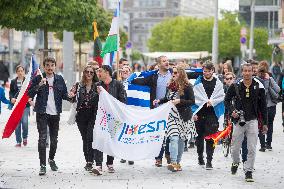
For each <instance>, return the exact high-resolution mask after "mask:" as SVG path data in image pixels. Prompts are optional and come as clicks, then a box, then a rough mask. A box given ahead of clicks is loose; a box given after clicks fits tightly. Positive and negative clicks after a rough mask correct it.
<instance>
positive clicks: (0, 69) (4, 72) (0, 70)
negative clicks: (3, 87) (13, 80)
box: [0, 62, 10, 84]
mask: <svg viewBox="0 0 284 189" xmlns="http://www.w3.org/2000/svg"><path fill="white" fill-rule="evenodd" d="M9 77H10V74H9V70H8V68H7V66H5V64H4V63H2V62H0V80H2V81H4V84H5V82H7V81H8V78H9Z"/></svg>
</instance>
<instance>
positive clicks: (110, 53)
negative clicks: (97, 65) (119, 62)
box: [101, 1, 120, 66]
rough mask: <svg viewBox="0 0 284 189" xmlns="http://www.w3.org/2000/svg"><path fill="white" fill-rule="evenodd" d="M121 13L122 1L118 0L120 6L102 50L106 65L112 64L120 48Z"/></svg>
mask: <svg viewBox="0 0 284 189" xmlns="http://www.w3.org/2000/svg"><path fill="white" fill-rule="evenodd" d="M119 15H120V1H118V6H117V8H116V10H115V13H114V16H113V18H112V22H111V27H110V30H109V33H108V37H107V39H106V42H105V45H104V47H103V50H102V52H101V57H102V58H104V65H110V66H112V62H113V59H114V58H113V57H114V54H115V52H116V53H117V52H118V50H119ZM105 56H106V58H105Z"/></svg>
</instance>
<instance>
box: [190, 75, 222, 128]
mask: <svg viewBox="0 0 284 189" xmlns="http://www.w3.org/2000/svg"><path fill="white" fill-rule="evenodd" d="M201 78H202V76H199V77H198V78H197V79H196V81H195V83H194V87H193V92H194V96H195V104H194V105H193V106H192V107H191V109H192V112H193V115H196V114H197V112H198V111H199V110H200V109H201V108H202V107H203V106H204V105H205V104H206V103H207V102H208V101H209V100H210V101H211V103H212V106H213V109H214V112H215V115H216V116H217V118H218V122H219V130H222V129H223V123H224V114H225V105H224V98H225V93H224V89H223V83H222V82H221V81H220V80H219V79H218V78H217V77H216V79H217V81H216V85H215V88H214V91H213V93H212V95H211V97H210V99H209V98H208V96H207V94H206V92H205V89H204V87H203V84H202V82H201Z"/></svg>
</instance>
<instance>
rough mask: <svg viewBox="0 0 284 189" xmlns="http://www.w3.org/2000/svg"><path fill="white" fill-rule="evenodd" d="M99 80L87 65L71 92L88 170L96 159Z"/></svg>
mask: <svg viewBox="0 0 284 189" xmlns="http://www.w3.org/2000/svg"><path fill="white" fill-rule="evenodd" d="M97 81H98V79H97V76H96V73H95V69H94V68H93V67H92V66H90V65H89V66H86V67H85V68H84V71H83V76H82V79H81V81H80V82H78V83H76V84H75V85H74V86H73V87H72V89H71V91H70V93H69V96H70V97H73V102H77V108H76V111H77V114H76V122H77V125H78V129H79V131H80V134H81V136H82V140H83V152H84V156H85V160H86V166H85V167H84V168H85V170H86V171H91V170H92V168H93V161H94V150H93V148H92V142H93V129H94V125H95V119H96V112H97V104H98V99H99V96H98V93H97V87H96V85H95V82H97Z"/></svg>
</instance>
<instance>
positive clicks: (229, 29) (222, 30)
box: [148, 13, 272, 59]
mask: <svg viewBox="0 0 284 189" xmlns="http://www.w3.org/2000/svg"><path fill="white" fill-rule="evenodd" d="M237 18H238V15H237V14H232V13H223V19H222V20H220V21H219V58H220V59H221V58H225V57H229V58H233V57H235V56H239V55H240V30H241V28H242V27H243V26H244V24H243V23H239V21H238V19H237ZM212 29H213V19H212V18H205V19H196V18H192V17H175V18H171V19H167V20H165V21H163V22H161V23H160V24H157V25H156V26H155V27H154V28H153V30H152V36H151V38H150V39H149V40H148V47H149V49H150V51H171V52H182V51H188V52H191V51H209V52H212ZM265 33H267V31H266V30H265V29H263V28H256V29H255V39H261V40H255V48H256V52H257V55H258V58H266V59H267V58H269V54H271V52H272V51H271V47H270V46H269V45H267V39H268V38H267V34H266V36H265Z"/></svg>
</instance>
